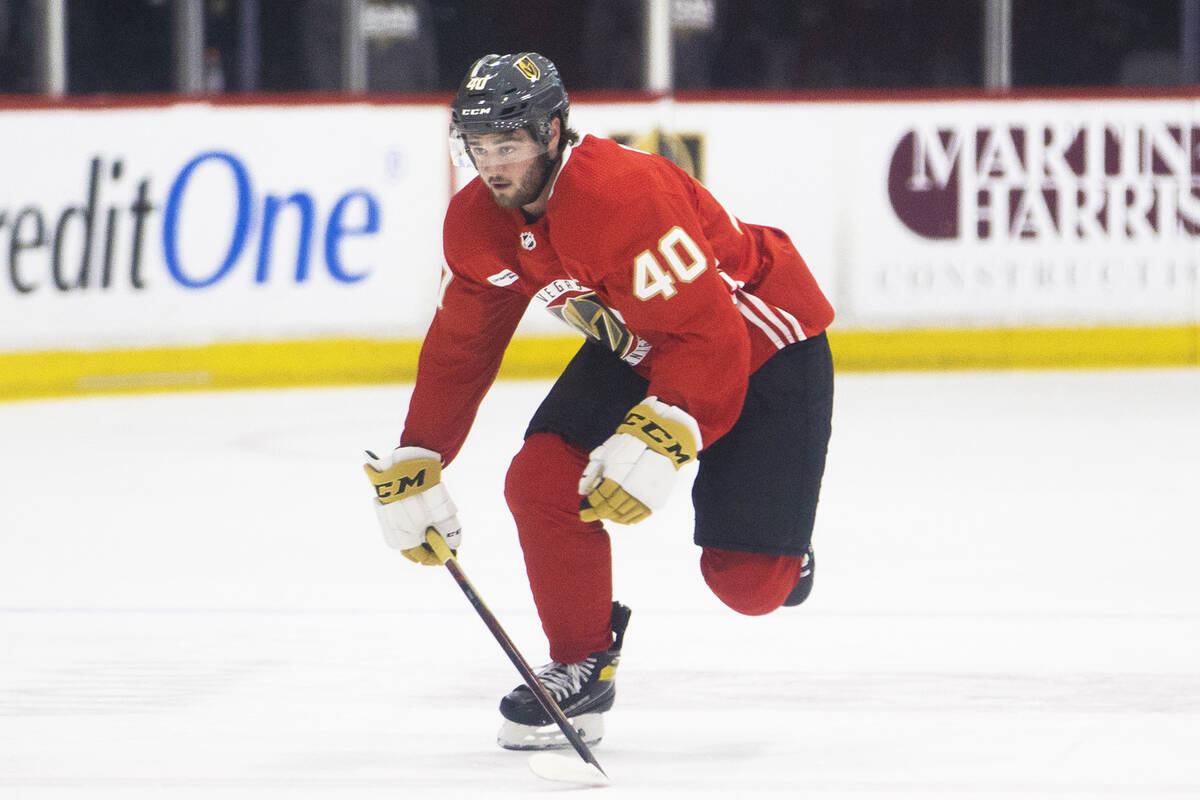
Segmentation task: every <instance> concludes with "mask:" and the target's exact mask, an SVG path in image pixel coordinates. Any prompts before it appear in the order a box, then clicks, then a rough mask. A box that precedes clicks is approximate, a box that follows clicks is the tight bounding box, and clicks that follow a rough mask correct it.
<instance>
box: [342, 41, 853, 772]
mask: <svg viewBox="0 0 1200 800" xmlns="http://www.w3.org/2000/svg"><path fill="white" fill-rule="evenodd" d="M568 111H569V105H568V100H567V94H566V91H565V90H564V87H563V84H562V81H561V80H560V78H559V75H558V71H557V69H556V68H555V66H554V65H553V64H552V63H551V62H550V61H549V60H547V59H546V58H545V57H543V56H541V55H539V54H537V53H517V54H513V55H487V56H484V57H483V58H480V59H479V60H478V61H476V62H475V64H474V65H473V66H472V67H471V69H470V71H469V72H468V74H467V75H466V77H465V78H464V80H463V82H462V84H461V86H460V88H459V90H458V94H457V96H456V97H455V99H454V104H453V107H452V125H451V130H450V144H451V149H452V152H453V153H454V155H455V158H456V160H457V163H459V164H461V165H464V166H466V165H474V167H475V168H476V169H477V170H478V173H479V174H478V177H476V178H475V179H474V180H472V181H471V182H470V183H469V184H468V185H467V186H466V187H464V188H463V189H462V190H461V191H459V192H458V193H457V194H456V195H455V196H454V197H453V198H452V200H451V201H450V206H449V209H448V210H447V212H446V217H445V224H444V228H443V247H444V255H445V261H446V268H447V269H448V275H447V276H446V280H445V283H444V291H443V294H442V297H441V299H440V301H439V304H438V308H437V311H436V314H435V316H434V319H433V322H432V324H431V326H430V328H429V332H428V334H427V336H426V338H425V341H424V345H423V347H422V350H421V356H420V362H419V367H418V373H417V381H416V385H415V387H414V389H413V393H412V399H411V402H410V404H409V409H408V415H407V418H406V420H405V424H404V430H403V434H402V435H401V439H400V447H398V448H397V449H395V450H394V451H392V452H391V453H390V454H388V455H387V456H386V457H384V458H374V457H372V458H371V459H370V461H369V463H368V464H367V465H366V469H367V474H368V476H369V477H371V479H372V481H373V482H374V483H375V484H376V493H377V499H376V503H377V511H378V514H379V518H380V522H381V524H382V527H383V530H384V535H385V538H386V540H387V542H388V544H390V545H391V546H392V547H395V548H397V549H400V550H402V551H403V552H404V554H405V555H406V556H408V557H409V558H411V559H412V560H414V561H418V562H422V563H436V560H435V559H432V558H431V557H429V556H428V553H427V551H426V549H425V548H424V545H423V542H424V537H425V531H426V530H427V529H428V528H430V527H432V528H435V529H437V530H438V531H439V532H440V533H441V534H442V535H443V536H444V537H445V539H446V541H447V543H448V544H449V545H450V546H451V547H452V548H457V547H459V546H460V544H461V542H462V534H461V532H460V526H459V522H458V518H457V510H456V507H455V505H454V503H453V501H452V500H451V498H450V495H449V492H448V490H447V487H446V484H445V483H443V482H441V469H442V467H443V466H445V465H448V464H450V462H451V461H452V460H453V459H454V457H455V455H456V454H457V453H458V451H459V448H460V447H461V446H462V444H463V441H464V439H465V438H466V436H467V432H468V430H469V429H470V427H471V423H472V421H473V420H474V418H475V415H476V412H477V410H478V407H479V404H480V402H481V400H482V398H483V396H484V394H485V393H486V392H487V390H488V389H489V387H490V386H491V384H492V381H493V380H494V378H495V375H496V372H497V369H498V368H499V366H500V361H501V357H502V356H503V354H504V351H505V348H506V347H507V345H508V342H509V341H510V339H511V338H512V335H513V332H514V330H515V329H516V327H517V323H518V322H519V321H520V319H521V317H522V315H523V313H524V312H525V309H526V307H527V306H528V305H529V303H530V301H531V300H533V299H535V298H536V299H537V300H538V301H539V302H540V303H544V304H545V306H546V308H547V309H548V310H549V311H550V312H551V313H553V314H555V315H557V316H558V317H560V318H561V319H562V320H563V321H565V322H567V323H568V324H570V325H572V326H574V327H575V328H578V329H579V330H580V331H582V332H583V333H584V334H585V336H586V339H585V341H584V344H583V345H582V346H581V347H580V349H579V352H578V353H577V354H576V355H575V357H574V358H573V359H572V360H571V362H570V363H569V364H568V365H567V367H566V368H565V370H564V371H563V373H562V375H561V376H560V377H559V378H558V380H557V382H556V383H555V384H554V385H553V387H552V388H551V389H550V392H549V394H548V395H547V396H546V398H545V400H544V401H543V402H542V404H541V406H540V407H539V408H538V410H537V411H536V412H535V413H534V415H533V418H532V420H531V421H530V423H529V425H528V429H527V430H526V432H525V440H524V445H523V446H522V447H521V449H520V451H519V452H518V453H517V454H516V456H515V457H514V458H513V460H512V464H511V466H510V467H509V470H508V475H507V479H506V481H505V486H504V491H505V498H506V500H507V502H508V505H509V508H510V509H511V511H512V514H513V517H514V519H515V521H516V526H517V532H518V535H519V539H520V543H521V548H522V551H523V553H524V557H525V566H526V571H527V573H528V577H529V583H530V587H531V589H532V592H533V597H534V601H535V603H536V605H537V610H538V615H539V617H540V618H541V622H542V628H543V630H544V631H545V634H546V637H547V639H548V640H549V646H550V657H551V658H552V659H553V662H552V663H551V664H549V665H547V666H546V667H544V668H542V669H541V670H540V671H539V673H538V677H539V680H540V681H541V682H542V683H543V684H544V685H545V686H546V688H547V689H548V690H549V691H550V692H551V694H553V695H554V697H555V699H556V700H557V701H558V702H559V704H560V705H561V706H562V708H563V711H564V712H565V713H566V714H567V716H568V717H570V718H572V720H573V723H574V724H575V725H576V726H577V727H579V728H580V729H581V730H582V731H583V732H584V738H585V740H587V741H589V743H591V742H595V741H597V740H598V739H599V737H600V735H601V733H602V730H603V728H602V717H601V716H600V715H601V714H602V713H603V712H605V711H607V710H609V709H610V708H611V707H612V704H613V697H614V694H615V684H614V681H613V675H614V672H615V668H616V666H617V661H618V658H619V656H620V651H621V645H622V640H623V635H624V632H625V626H626V624H627V622H628V620H629V610H628V609H627V608H626V607H624V606H622V605H621V604H619V603H613V602H612V565H611V552H610V545H609V537H608V534H607V533H606V531H605V528H604V522H605V521H612V522H616V523H621V524H632V523H636V522H638V521H640V520H643V519H645V518H646V517H647V516H649V515H650V514H651V513H652V512H654V511H656V510H658V509H660V508H662V507H663V505H664V503H666V501H667V497H668V495H669V493H670V491H671V486H672V484H673V483H674V482H675V480H676V476H677V474H678V472H679V470H680V469H681V468H682V467H685V466H688V465H689V464H691V463H693V462H699V467H698V469H697V472H696V475H695V479H694V483H693V489H692V501H693V504H694V507H695V531H694V541H695V543H696V544H697V545H699V546H700V547H701V548H702V549H701V553H700V572H701V574H702V575H703V577H704V580H705V581H706V582H707V584H708V586H709V587H710V589H711V590H712V591H713V593H714V594H716V596H717V597H718V598H720V599H721V600H722V601H723V602H724V603H725V604H726V605H728V606H729V607H730V608H732V609H734V610H735V611H738V612H740V613H743V614H766V613H768V612H771V611H773V610H775V609H777V608H779V607H780V606H790V605H796V604H799V603H801V602H803V600H804V599H805V598H806V597H807V596H808V593H809V590H810V589H811V587H812V580H813V567H814V561H813V556H812V548H811V537H812V530H813V520H814V515H815V512H816V507H817V498H818V494H819V492H820V485H821V478H822V475H823V472H824V469H825V456H826V449H827V446H828V441H829V434H830V416H831V410H832V394H833V388H832V387H833V374H832V373H833V370H832V360H831V357H830V351H829V346H828V343H827V341H826V338H825V335H824V330H825V328H826V327H827V326H828V325H829V323H830V322H831V320H832V319H833V310H832V308H831V307H830V305H829V303H828V302H827V301H826V299H825V297H824V296H823V295H822V293H821V291H820V289H819V288H818V286H817V284H816V282H815V280H814V279H813V276H812V274H811V273H810V272H809V270H808V267H807V266H806V265H805V263H804V260H803V259H802V258H801V257H800V255H799V254H798V253H797V252H796V250H795V248H794V247H793V245H792V242H791V241H790V240H789V238H788V237H787V235H786V234H785V233H783V232H782V231H780V230H777V229H774V228H769V227H763V226H759V225H752V224H749V223H746V222H743V221H741V220H739V219H737V218H735V217H734V216H732V215H731V214H729V213H728V212H727V211H726V210H725V209H724V208H722V207H721V205H720V204H719V203H718V202H717V201H716V200H715V199H714V198H713V196H712V195H711V194H710V193H709V192H708V190H707V189H705V187H704V186H702V185H701V184H700V183H699V182H698V181H696V180H695V179H693V178H692V177H690V176H689V175H688V174H687V173H686V172H684V171H683V170H681V169H679V168H678V167H676V166H675V165H674V164H672V163H670V162H669V161H667V160H665V159H663V158H660V157H659V156H656V155H650V154H647V153H643V152H640V151H637V150H633V149H629V148H626V147H622V146H621V145H618V144H617V143H615V142H613V141H611V140H607V139H602V138H597V137H594V136H585V137H583V138H582V139H581V138H580V136H579V134H578V133H576V132H575V131H574V130H572V129H571V128H570V127H569V126H568V122H567V118H568ZM422 473H423V474H422ZM631 535H636V534H631ZM500 712H501V715H502V717H503V719H504V721H503V723H502V727H501V730H500V736H499V740H500V744H501V745H503V746H505V747H509V748H514V749H537V748H543V747H553V746H561V745H563V744H564V742H563V741H562V739H561V738H559V737H558V736H556V735H555V733H556V732H555V731H553V730H552V729H553V726H551V725H549V723H550V720H549V719H548V718H547V717H545V716H544V714H543V712H542V711H541V709H540V707H539V706H538V704H537V703H536V702H535V701H534V698H533V695H532V693H531V692H530V691H529V690H528V689H527V688H526V687H525V686H523V685H522V686H519V687H518V688H516V689H515V690H513V691H512V692H510V693H509V694H508V695H507V696H505V697H504V698H503V699H502V701H501V703H500ZM548 729H551V730H548Z"/></svg>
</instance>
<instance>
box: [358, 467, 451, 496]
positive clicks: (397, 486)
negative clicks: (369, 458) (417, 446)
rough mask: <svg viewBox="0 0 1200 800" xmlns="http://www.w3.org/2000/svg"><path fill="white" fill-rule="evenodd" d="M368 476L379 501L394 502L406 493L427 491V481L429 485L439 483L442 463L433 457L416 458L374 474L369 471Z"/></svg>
mask: <svg viewBox="0 0 1200 800" xmlns="http://www.w3.org/2000/svg"><path fill="white" fill-rule="evenodd" d="M372 472H374V470H372ZM426 473H428V479H427V478H426ZM367 477H369V478H371V482H372V483H374V484H375V496H376V497H378V498H379V502H381V503H394V502H396V501H397V500H399V499H400V498H402V497H404V496H405V495H414V494H417V493H419V492H423V491H425V489H426V482H428V485H429V486H434V485H436V484H437V483H439V482H440V481H441V480H442V464H441V462H439V461H435V460H434V459H432V458H422V459H414V460H412V461H405V462H402V463H400V464H396V465H395V466H393V467H392V468H391V469H388V470H386V471H384V472H381V473H380V472H375V474H374V475H372V474H371V472H368V473H367Z"/></svg>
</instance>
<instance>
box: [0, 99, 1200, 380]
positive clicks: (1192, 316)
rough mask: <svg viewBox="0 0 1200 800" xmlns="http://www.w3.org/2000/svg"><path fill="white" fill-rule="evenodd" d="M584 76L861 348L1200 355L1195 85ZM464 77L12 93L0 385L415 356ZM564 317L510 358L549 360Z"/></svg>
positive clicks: (1168, 360)
mask: <svg viewBox="0 0 1200 800" xmlns="http://www.w3.org/2000/svg"><path fill="white" fill-rule="evenodd" d="M573 100H574V103H573V109H572V118H571V122H572V125H573V126H574V127H577V128H578V129H579V130H581V131H583V132H590V133H596V134H599V135H605V136H613V137H616V138H618V139H619V140H621V141H623V142H626V143H628V144H630V145H631V146H635V147H639V148H642V149H648V150H656V151H659V152H662V153H663V154H665V155H668V156H669V157H672V158H673V159H674V160H676V161H677V162H678V163H681V164H682V165H683V166H685V168H687V169H689V170H691V171H692V172H693V173H694V174H696V175H698V176H699V177H700V178H701V179H702V180H703V181H704V182H705V184H706V185H707V186H708V187H709V188H710V189H712V191H713V192H714V194H716V195H717V197H719V198H720V199H721V200H722V201H723V202H724V203H725V205H726V206H727V208H728V209H729V210H730V211H731V212H732V213H734V214H735V215H737V216H738V217H739V218H741V219H744V220H747V221H752V222H756V223H761V224H768V225H774V226H777V227H780V228H783V229H785V230H787V231H788V232H789V233H790V234H791V236H792V238H793V239H794V240H795V242H796V244H797V247H798V248H799V250H800V251H801V253H802V254H804V256H805V257H806V259H807V260H808V262H809V264H810V266H811V267H812V269H813V271H814V273H815V274H816V276H817V278H818V280H819V281H820V282H821V284H822V286H823V287H824V289H825V290H826V292H827V294H828V295H829V296H830V298H831V300H832V301H833V303H834V305H835V307H836V309H837V311H838V319H837V321H836V322H835V326H834V328H833V330H832V339H833V341H834V349H835V353H836V355H837V358H838V360H839V363H840V366H841V367H842V368H845V369H922V368H952V367H1010V366H1011V367H1043V366H1045V367H1055V366H1106V365H1151V364H1153V365H1163V364H1196V363H1198V361H1200V357H1198V352H1200V325H1198V320H1200V299H1198V298H1200V288H1198V287H1200V277H1198V276H1200V98H1198V97H1196V96H1189V95H1186V94H1184V95H1163V96H1158V97H1145V96H1139V97H1133V96H1119V95H1115V94H1107V95H1088V96H1083V95H1071V96H1050V95H1045V96H1028V97H1019V98H1008V99H989V98H983V97H980V96H971V95H955V96H945V95H911V96H904V97H898V98H892V97H884V96H875V97H855V98H848V97H845V96H824V95H808V96H798V95H797V96H787V97H783V96H779V95H770V96H768V95H760V96H754V97H752V98H750V99H746V98H745V97H744V96H732V95H726V96H715V95H697V96H689V97H686V98H678V97H677V98H655V97H646V96H635V95H630V96H627V97H621V98H615V99H614V98H611V97H606V98H590V97H588V96H587V95H586V94H577V95H576V96H575V97H574V98H573ZM444 103H445V99H444V98H441V97H406V98H374V99H372V100H371V101H370V102H344V101H337V100H330V99H329V98H301V99H300V100H299V101H298V100H297V99H295V98H282V99H281V98H267V97H256V98H250V99H249V100H246V101H242V102H240V103H239V104H232V103H225V102H220V103H208V102H179V101H177V99H173V98H164V99H161V100H150V101H139V102H138V103H136V104H134V103H127V102H124V101H115V102H112V103H109V104H102V105H95V104H90V103H89V104H87V105H77V106H71V105H70V104H67V105H49V104H46V105H39V104H38V103H37V102H36V101H35V102H33V103H29V102H26V103H24V104H22V105H21V106H10V107H8V108H5V109H4V110H3V111H2V113H3V115H4V118H5V125H4V126H0V169H2V170H3V174H4V175H5V181H4V184H3V189H2V190H0V259H2V260H3V261H4V264H3V265H2V266H0V319H2V320H3V324H2V325H0V397H3V398H17V397H28V396H48V395H56V394H70V393H76V392H97V391H100V392H104V391H126V390H130V389H137V390H145V389H172V388H186V387H193V386H194V387H219V386H250V385H258V386H270V385H295V384H308V383H357V382H363V381H368V382H370V381H379V380H404V379H408V378H410V377H411V376H412V374H413V371H414V369H415V363H416V353H417V351H418V348H419V342H420V339H421V336H422V334H423V332H424V330H425V328H426V326H427V325H428V323H429V320H430V318H431V315H432V310H433V308H434V305H435V302H436V296H437V291H438V287H439V281H440V272H441V256H440V237H441V218H442V213H443V211H444V209H445V206H446V203H447V202H448V200H449V197H450V195H451V193H452V192H453V191H454V190H455V189H456V188H457V187H458V186H460V185H461V184H462V183H463V182H465V181H466V180H468V179H469V178H470V175H469V174H467V173H464V172H462V171H455V170H454V169H453V168H451V167H449V166H448V164H447V160H446V159H445V158H444V153H445V141H446V127H447V115H446V111H445V107H444ZM534 305H535V306H536V303H535V304H534ZM559 325H560V323H558V322H556V321H555V320H553V319H552V318H551V316H550V315H548V314H545V313H544V312H543V311H542V310H541V309H540V308H537V307H531V310H530V313H529V314H528V315H527V317H526V320H525V322H524V323H523V326H522V329H521V331H520V334H519V336H520V340H519V341H518V343H517V345H516V346H515V347H514V349H513V351H512V353H510V358H509V360H508V362H507V363H506V366H505V370H504V373H503V374H505V375H509V376H540V375H547V374H552V372H553V371H554V370H555V369H557V367H558V366H559V365H561V363H562V362H563V360H564V359H565V358H566V357H568V356H569V354H570V352H571V351H572V350H573V349H574V347H575V346H577V343H578V340H577V339H575V338H573V337H572V336H570V335H569V334H568V333H567V332H566V331H565V330H563V329H561V328H560V327H558V326H559Z"/></svg>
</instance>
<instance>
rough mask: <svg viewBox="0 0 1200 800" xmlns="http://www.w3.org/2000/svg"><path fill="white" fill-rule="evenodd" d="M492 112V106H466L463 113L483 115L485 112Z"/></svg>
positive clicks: (466, 115)
mask: <svg viewBox="0 0 1200 800" xmlns="http://www.w3.org/2000/svg"><path fill="white" fill-rule="evenodd" d="M490 113H492V110H491V109H490V108H464V109H463V110H462V115H463V116H464V117H481V116H483V115H484V114H490Z"/></svg>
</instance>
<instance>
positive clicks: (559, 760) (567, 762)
mask: <svg viewBox="0 0 1200 800" xmlns="http://www.w3.org/2000/svg"><path fill="white" fill-rule="evenodd" d="M529 769H530V770H532V771H533V774H534V775H537V776H538V777H539V778H542V779H544V780H548V781H555V782H557V783H576V784H580V785H582V786H608V785H609V784H610V783H612V781H611V780H610V779H609V777H608V776H607V775H605V774H604V772H602V771H601V770H600V768H599V767H597V766H596V765H595V764H591V763H589V762H587V761H584V760H582V759H579V758H571V757H569V756H560V755H559V754H558V753H534V754H533V755H531V756H530V757H529Z"/></svg>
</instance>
